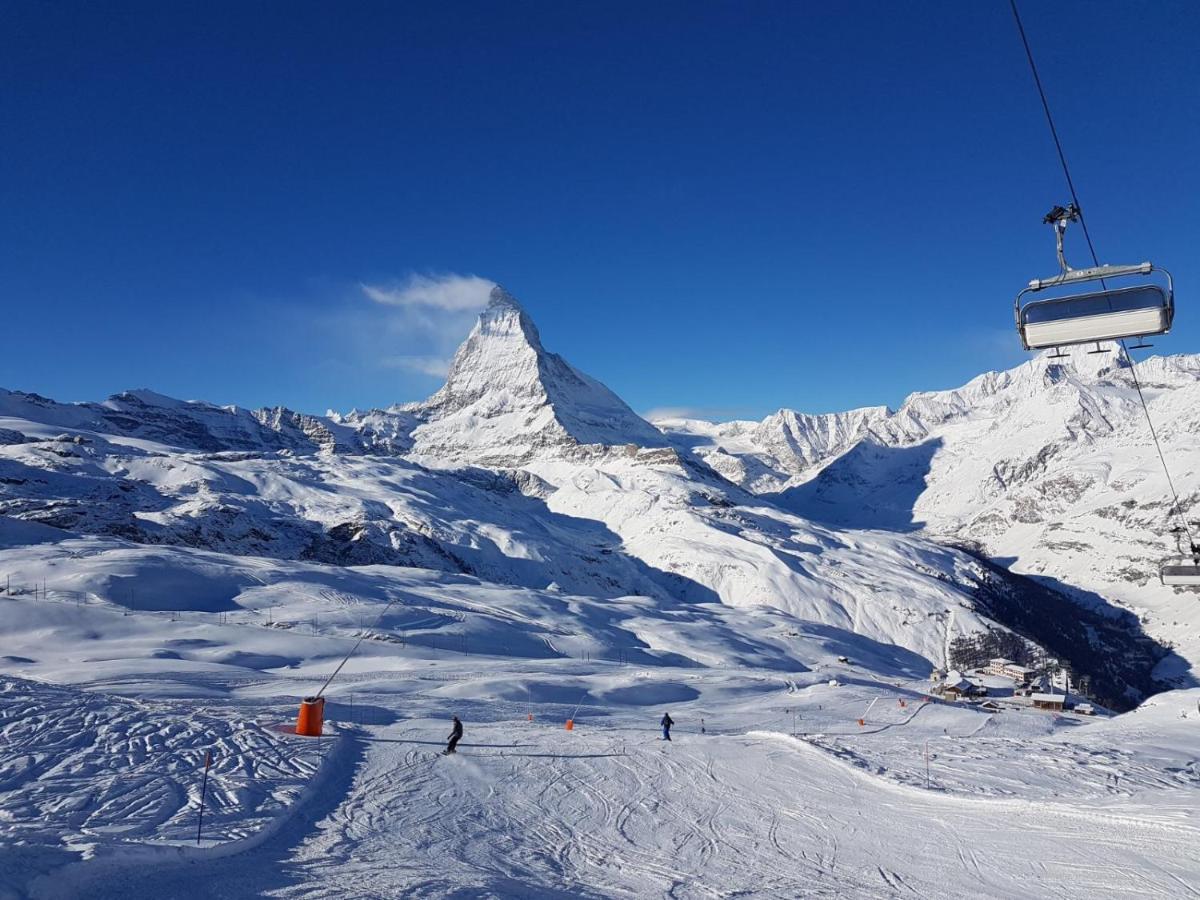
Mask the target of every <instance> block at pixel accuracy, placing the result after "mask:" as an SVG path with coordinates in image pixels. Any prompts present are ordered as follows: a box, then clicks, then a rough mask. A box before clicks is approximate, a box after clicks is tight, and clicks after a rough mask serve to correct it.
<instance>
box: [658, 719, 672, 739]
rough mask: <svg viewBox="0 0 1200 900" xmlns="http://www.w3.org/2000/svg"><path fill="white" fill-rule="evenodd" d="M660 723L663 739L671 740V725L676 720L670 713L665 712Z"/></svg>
mask: <svg viewBox="0 0 1200 900" xmlns="http://www.w3.org/2000/svg"><path fill="white" fill-rule="evenodd" d="M658 724H660V725H661V726H662V729H663V740H664V741H669V740H670V739H671V726H672V725H674V724H675V720H674V719H672V718H671V714H670V713H663V717H662V721H661V722H659V723H658Z"/></svg>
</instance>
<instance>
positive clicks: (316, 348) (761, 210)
mask: <svg viewBox="0 0 1200 900" xmlns="http://www.w3.org/2000/svg"><path fill="white" fill-rule="evenodd" d="M1022 9H1023V15H1024V18H1025V24H1026V28H1027V30H1028V32H1029V35H1030V40H1031V42H1032V44H1033V48H1034V52H1035V54H1037V56H1038V59H1039V64H1040V66H1041V69H1042V75H1043V78H1044V80H1045V82H1046V85H1047V89H1048V92H1049V95H1050V101H1051V104H1052V106H1053V109H1054V111H1055V114H1056V117H1057V119H1058V124H1059V129H1060V132H1061V134H1062V137H1063V140H1064V142H1065V144H1066V149H1067V153H1068V155H1069V158H1070V161H1071V165H1072V167H1073V170H1074V174H1075V178H1076V182H1077V186H1078V188H1079V191H1080V195H1081V199H1082V202H1083V205H1084V209H1085V212H1086V213H1087V215H1088V219H1089V223H1090V225H1091V228H1092V232H1093V237H1094V238H1095V240H1096V243H1097V246H1098V249H1099V251H1100V255H1101V257H1102V260H1104V261H1134V260H1141V259H1143V258H1147V257H1149V258H1152V259H1154V260H1155V261H1156V262H1160V263H1161V264H1163V265H1166V266H1167V267H1168V268H1171V269H1172V270H1173V271H1174V273H1175V275H1176V278H1177V283H1178V286H1179V304H1180V313H1179V316H1178V319H1177V322H1178V324H1177V328H1176V331H1175V333H1173V334H1172V335H1170V336H1168V337H1166V338H1162V339H1159V341H1158V349H1159V350H1160V351H1162V352H1169V353H1182V352H1200V325H1198V324H1196V322H1197V321H1200V317H1198V316H1197V315H1196V312H1195V311H1196V310H1197V309H1200V306H1198V305H1197V304H1196V301H1195V300H1194V298H1195V297H1196V293H1195V291H1194V286H1195V285H1196V284H1198V283H1200V259H1198V258H1197V253H1196V248H1197V246H1200V224H1198V223H1200V164H1198V163H1197V160H1200V115H1197V112H1196V111H1197V109H1198V108H1200V56H1198V55H1197V54H1196V53H1195V48H1194V44H1195V40H1196V35H1197V34H1200V5H1197V4H1195V3H1190V2H1167V3H1128V4H1118V3H1090V2H1089V3H1079V2H1056V3H1052V4H1051V3H1040V2H1039V3H1034V2H1030V0H1026V2H1024V3H1023V4H1022ZM0 84H2V85H3V87H2V88H0V137H2V143H3V146H4V153H3V164H2V165H0V212H2V213H3V214H2V215H0V299H2V302H3V311H4V312H3V321H4V332H5V336H6V340H5V341H4V353H3V355H2V356H0V386H4V387H8V388H14V389H22V390H31V391H36V392H39V393H43V394H47V395H50V396H53V397H55V398H58V399H63V400H83V399H97V398H101V397H103V396H107V395H108V394H111V393H114V392H116V391H119V390H122V389H125V388H131V387H142V386H145V387H152V388H154V389H156V390H159V391H162V392H164V393H168V394H172V395H174V396H181V397H185V398H189V399H191V398H202V399H208V400H212V401H214V402H219V403H238V404H240V405H244V406H258V405H265V404H276V403H282V404H285V405H288V406H291V407H293V408H297V409H301V410H305V411H315V412H321V411H324V410H325V409H326V408H330V407H332V408H334V409H339V410H346V409H349V408H350V407H353V406H357V407H360V408H363V407H368V406H377V405H385V404H388V403H391V402H397V401H405V400H412V399H420V398H422V397H424V396H426V395H428V394H429V393H431V392H432V391H433V390H434V389H436V388H437V386H438V385H439V384H440V379H439V378H438V376H437V375H436V371H437V367H438V361H439V360H444V359H445V357H446V356H447V355H448V354H449V353H450V352H451V351H452V350H453V347H454V345H455V344H456V343H457V341H458V340H459V339H460V338H461V337H462V336H464V335H465V332H466V329H467V328H468V327H469V322H470V318H471V311H470V310H464V309H462V308H460V307H461V304H459V305H458V306H456V305H455V303H454V302H441V300H439V301H438V302H439V303H440V304H441V305H440V306H439V305H430V304H429V303H426V304H425V305H422V306H413V305H396V303H394V302H393V303H381V302H378V300H379V299H380V298H383V299H392V300H396V299H397V298H400V299H404V298H406V297H409V296H410V295H408V294H405V293H404V291H403V289H404V288H406V287H409V288H411V287H413V286H414V285H415V287H416V288H417V289H418V291H419V290H424V289H426V288H429V286H430V282H428V281H421V280H420V279H428V278H430V277H434V276H441V275H447V274H456V275H462V276H468V275H470V276H476V277H481V278H487V279H494V280H496V281H499V282H501V283H503V284H504V285H505V286H506V287H507V288H508V289H509V290H510V291H512V292H513V293H514V294H515V295H516V296H518V297H519V298H520V299H521V301H522V303H523V304H524V305H525V306H526V307H527V309H528V310H529V311H530V313H531V314H532V315H533V317H534V319H535V320H536V321H537V323H538V325H539V327H540V328H541V331H542V336H543V339H544V341H545V343H546V345H547V346H548V347H549V348H550V349H552V350H555V351H557V352H559V353H561V354H563V355H564V356H565V357H566V358H567V359H569V360H570V361H572V362H573V363H574V364H575V365H576V366H578V367H579V368H582V369H583V370H585V371H587V372H589V373H590V374H592V375H594V376H596V377H598V378H600V379H601V380H602V381H604V382H606V383H607V384H608V385H609V386H610V387H612V388H613V389H614V390H616V391H617V392H618V393H619V394H621V395H622V396H623V397H624V398H625V399H626V400H627V401H628V402H629V403H630V404H631V405H632V406H633V407H634V408H635V409H637V410H639V411H643V412H645V411H648V410H652V409H662V408H686V409H689V410H693V411H695V412H697V413H699V414H701V415H705V414H707V415H709V416H713V417H718V418H726V417H733V416H756V417H757V416H761V415H763V414H766V413H769V412H771V411H773V410H775V409H777V408H779V407H781V406H790V407H794V408H798V409H803V410H807V411H813V412H818V411H828V410H835V409H843V408H849V407H852V406H859V405H869V404H879V403H889V404H893V405H895V404H897V403H898V402H899V401H900V400H901V399H902V398H903V397H904V395H905V394H907V393H908V392H910V391H913V390H924V389H936V388H945V387H953V386H956V385H958V384H960V383H962V382H964V381H966V380H968V379H969V378H971V377H972V376H973V375H975V374H977V373H978V372H980V371H982V370H984V369H988V368H1000V367H1006V366H1009V365H1013V364H1016V363H1017V362H1019V361H1020V360H1021V359H1022V358H1023V354H1022V352H1021V351H1020V348H1019V344H1018V342H1017V337H1016V335H1015V333H1014V331H1013V328H1012V314H1011V304H1012V296H1013V294H1014V293H1015V292H1016V290H1018V289H1019V288H1020V286H1021V285H1022V284H1023V283H1024V282H1025V281H1026V280H1027V279H1028V278H1030V277H1034V276H1040V275H1047V274H1050V273H1051V272H1052V271H1053V270H1054V268H1055V264H1054V258H1053V246H1052V238H1051V235H1050V233H1049V230H1048V229H1047V228H1045V227H1044V226H1042V225H1040V224H1039V223H1040V218H1041V215H1042V214H1043V213H1044V212H1045V211H1046V210H1047V209H1048V208H1049V207H1050V206H1051V205H1052V204H1054V203H1056V202H1065V200H1066V199H1067V193H1066V188H1065V186H1064V184H1063V181H1062V176H1061V173H1060V171H1059V169H1058V167H1057V162H1056V159H1055V156H1054V151H1053V146H1052V145H1051V143H1050V139H1049V136H1048V133H1047V130H1046V127H1045V123H1044V121H1043V119H1042V114H1041V110H1040V107H1039V105H1038V100H1037V95H1036V93H1035V92H1034V88H1033V85H1032V81H1031V78H1030V75H1029V72H1028V69H1027V68H1026V63H1025V60H1024V57H1023V52H1022V50H1021V46H1020V43H1019V41H1018V38H1017V35H1016V33H1015V30H1014V26H1013V23H1012V19H1011V15H1010V12H1009V9H1008V5H1007V3H1005V2H999V0H997V2H978V3H962V2H943V3H922V4H901V3H829V4H818V3H808V2H803V3H802V2H791V3H770V2H761V3H753V4H744V3H679V4H672V3H661V4H641V3H621V2H615V3H614V2H610V3H544V4H543V3H532V2H515V3H483V2H479V3H454V2H450V3H440V4H396V3H365V2H364V3H354V4H337V5H335V4H325V5H315V4H304V3H286V4H285V3H254V4H241V3H239V4H222V3H206V4H176V3H165V4H164V3H145V4H133V3H114V4H83V3H73V4H72V3H63V4H57V5H51V4H37V3H10V4H7V5H5V7H4V8H3V10H2V11H0ZM1072 250H1073V256H1074V257H1075V258H1078V259H1081V260H1082V254H1081V251H1082V245H1081V244H1080V243H1075V244H1073V245H1072ZM414 276H416V277H417V278H418V281H417V282H415V283H414V282H412V281H411V279H412V278H413V277H414ZM454 284H456V283H452V284H451V287H453V286H454ZM364 285H366V286H368V287H370V288H372V289H373V291H374V296H375V297H376V299H372V296H371V292H369V291H365V290H364V289H363V286H364ZM443 293H444V292H443ZM437 296H438V297H439V298H442V297H443V294H438V295H437ZM445 306H450V307H452V308H450V309H445V308H442V307H445Z"/></svg>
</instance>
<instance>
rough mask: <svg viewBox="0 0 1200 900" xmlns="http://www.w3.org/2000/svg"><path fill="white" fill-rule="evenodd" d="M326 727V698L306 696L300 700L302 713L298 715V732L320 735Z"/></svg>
mask: <svg viewBox="0 0 1200 900" xmlns="http://www.w3.org/2000/svg"><path fill="white" fill-rule="evenodd" d="M324 727H325V698H324V697H305V698H304V699H303V700H302V701H301V702H300V714H299V715H298V716H297V717H296V734H302V735H304V736H305V737H320V736H321V732H322V731H323V730H324Z"/></svg>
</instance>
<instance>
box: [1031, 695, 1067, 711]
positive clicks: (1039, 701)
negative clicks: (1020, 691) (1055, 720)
mask: <svg viewBox="0 0 1200 900" xmlns="http://www.w3.org/2000/svg"><path fill="white" fill-rule="evenodd" d="M1029 699H1030V700H1031V701H1032V703H1033V708H1034V709H1048V710H1052V711H1054V712H1062V708H1063V704H1064V703H1065V702H1066V700H1067V698H1066V697H1064V696H1063V695H1062V694H1033V695H1032V696H1031V697H1030V698H1029Z"/></svg>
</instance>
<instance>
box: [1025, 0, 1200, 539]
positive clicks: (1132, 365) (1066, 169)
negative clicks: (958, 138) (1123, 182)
mask: <svg viewBox="0 0 1200 900" xmlns="http://www.w3.org/2000/svg"><path fill="white" fill-rule="evenodd" d="M1008 5H1009V6H1010V7H1011V8H1012V14H1013V19H1014V20H1016V23H1017V31H1018V32H1019V33H1020V35H1021V44H1022V45H1023V46H1024V47H1025V58H1026V59H1028V60H1029V71H1030V72H1032V73H1033V83H1034V84H1035V85H1036V86H1037V90H1038V96H1039V97H1040V98H1041V100H1042V111H1043V112H1045V114H1046V124H1047V125H1049V126H1050V136H1051V137H1052V138H1054V149H1055V150H1057V151H1058V161H1059V163H1060V164H1061V165H1062V170H1063V176H1064V177H1065V178H1066V180H1067V189H1068V190H1069V191H1070V192H1071V202H1072V203H1073V204H1075V209H1076V211H1077V213H1078V215H1079V225H1080V227H1081V228H1082V229H1083V236H1084V239H1085V240H1086V241H1087V245H1088V250H1089V252H1090V253H1091V254H1092V264H1093V265H1095V266H1099V265H1100V258H1099V256H1098V255H1097V254H1096V245H1095V244H1093V243H1092V235H1091V233H1090V232H1089V231H1088V227H1087V219H1085V218H1084V215H1083V206H1082V205H1081V204H1080V202H1079V194H1078V193H1077V192H1076V190H1075V180H1074V179H1073V178H1072V177H1071V168H1070V166H1068V165H1067V154H1066V153H1065V152H1064V151H1063V146H1062V141H1061V140H1060V139H1059V137H1058V129H1057V128H1056V127H1055V126H1054V116H1052V115H1051V114H1050V103H1049V102H1048V101H1047V100H1046V90H1045V88H1043V87H1042V78H1041V76H1040V75H1039V74H1038V68H1037V63H1035V62H1034V61H1033V51H1032V50H1031V49H1030V47H1029V38H1028V37H1027V36H1026V34H1025V26H1024V24H1022V22H1021V13H1020V12H1019V11H1018V10H1017V0H1008ZM1100 283H1101V285H1104V282H1103V280H1101V282H1100ZM1120 344H1121V350H1122V351H1123V352H1124V353H1125V358H1126V359H1128V360H1129V374H1130V376H1132V378H1133V386H1134V388H1136V389H1137V395H1138V401H1139V402H1140V403H1141V404H1142V411H1143V412H1144V413H1145V414H1146V424H1147V425H1148V426H1150V436H1151V437H1152V438H1153V439H1154V449H1155V451H1156V452H1157V453H1158V461H1159V462H1160V463H1162V469H1163V474H1164V475H1166V477H1167V487H1169V488H1170V490H1171V497H1172V498H1173V499H1174V502H1173V503H1172V504H1171V508H1170V509H1169V510H1168V511H1167V518H1168V519H1169V518H1170V517H1171V515H1172V514H1174V515H1176V516H1178V517H1179V522H1180V524H1181V525H1182V526H1183V531H1184V533H1185V534H1186V535H1187V538H1188V544H1189V545H1190V546H1191V549H1192V552H1193V553H1196V552H1197V549H1196V539H1195V538H1194V537H1193V536H1192V529H1191V527H1190V526H1189V525H1188V521H1187V517H1186V516H1184V514H1183V508H1182V506H1181V505H1180V503H1179V493H1178V492H1177V491H1176V490H1175V481H1174V479H1173V478H1171V470H1170V468H1168V466H1167V458H1166V456H1164V455H1163V451H1162V444H1160V443H1159V440H1158V429H1156V428H1155V427H1154V419H1153V418H1151V416H1150V407H1149V406H1148V405H1147V403H1146V395H1145V394H1143V393H1142V383H1141V379H1139V378H1138V376H1137V362H1136V361H1135V360H1134V358H1133V357H1132V356H1130V355H1129V349H1128V348H1127V347H1126V346H1125V339H1124V338H1121V339H1120Z"/></svg>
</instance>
